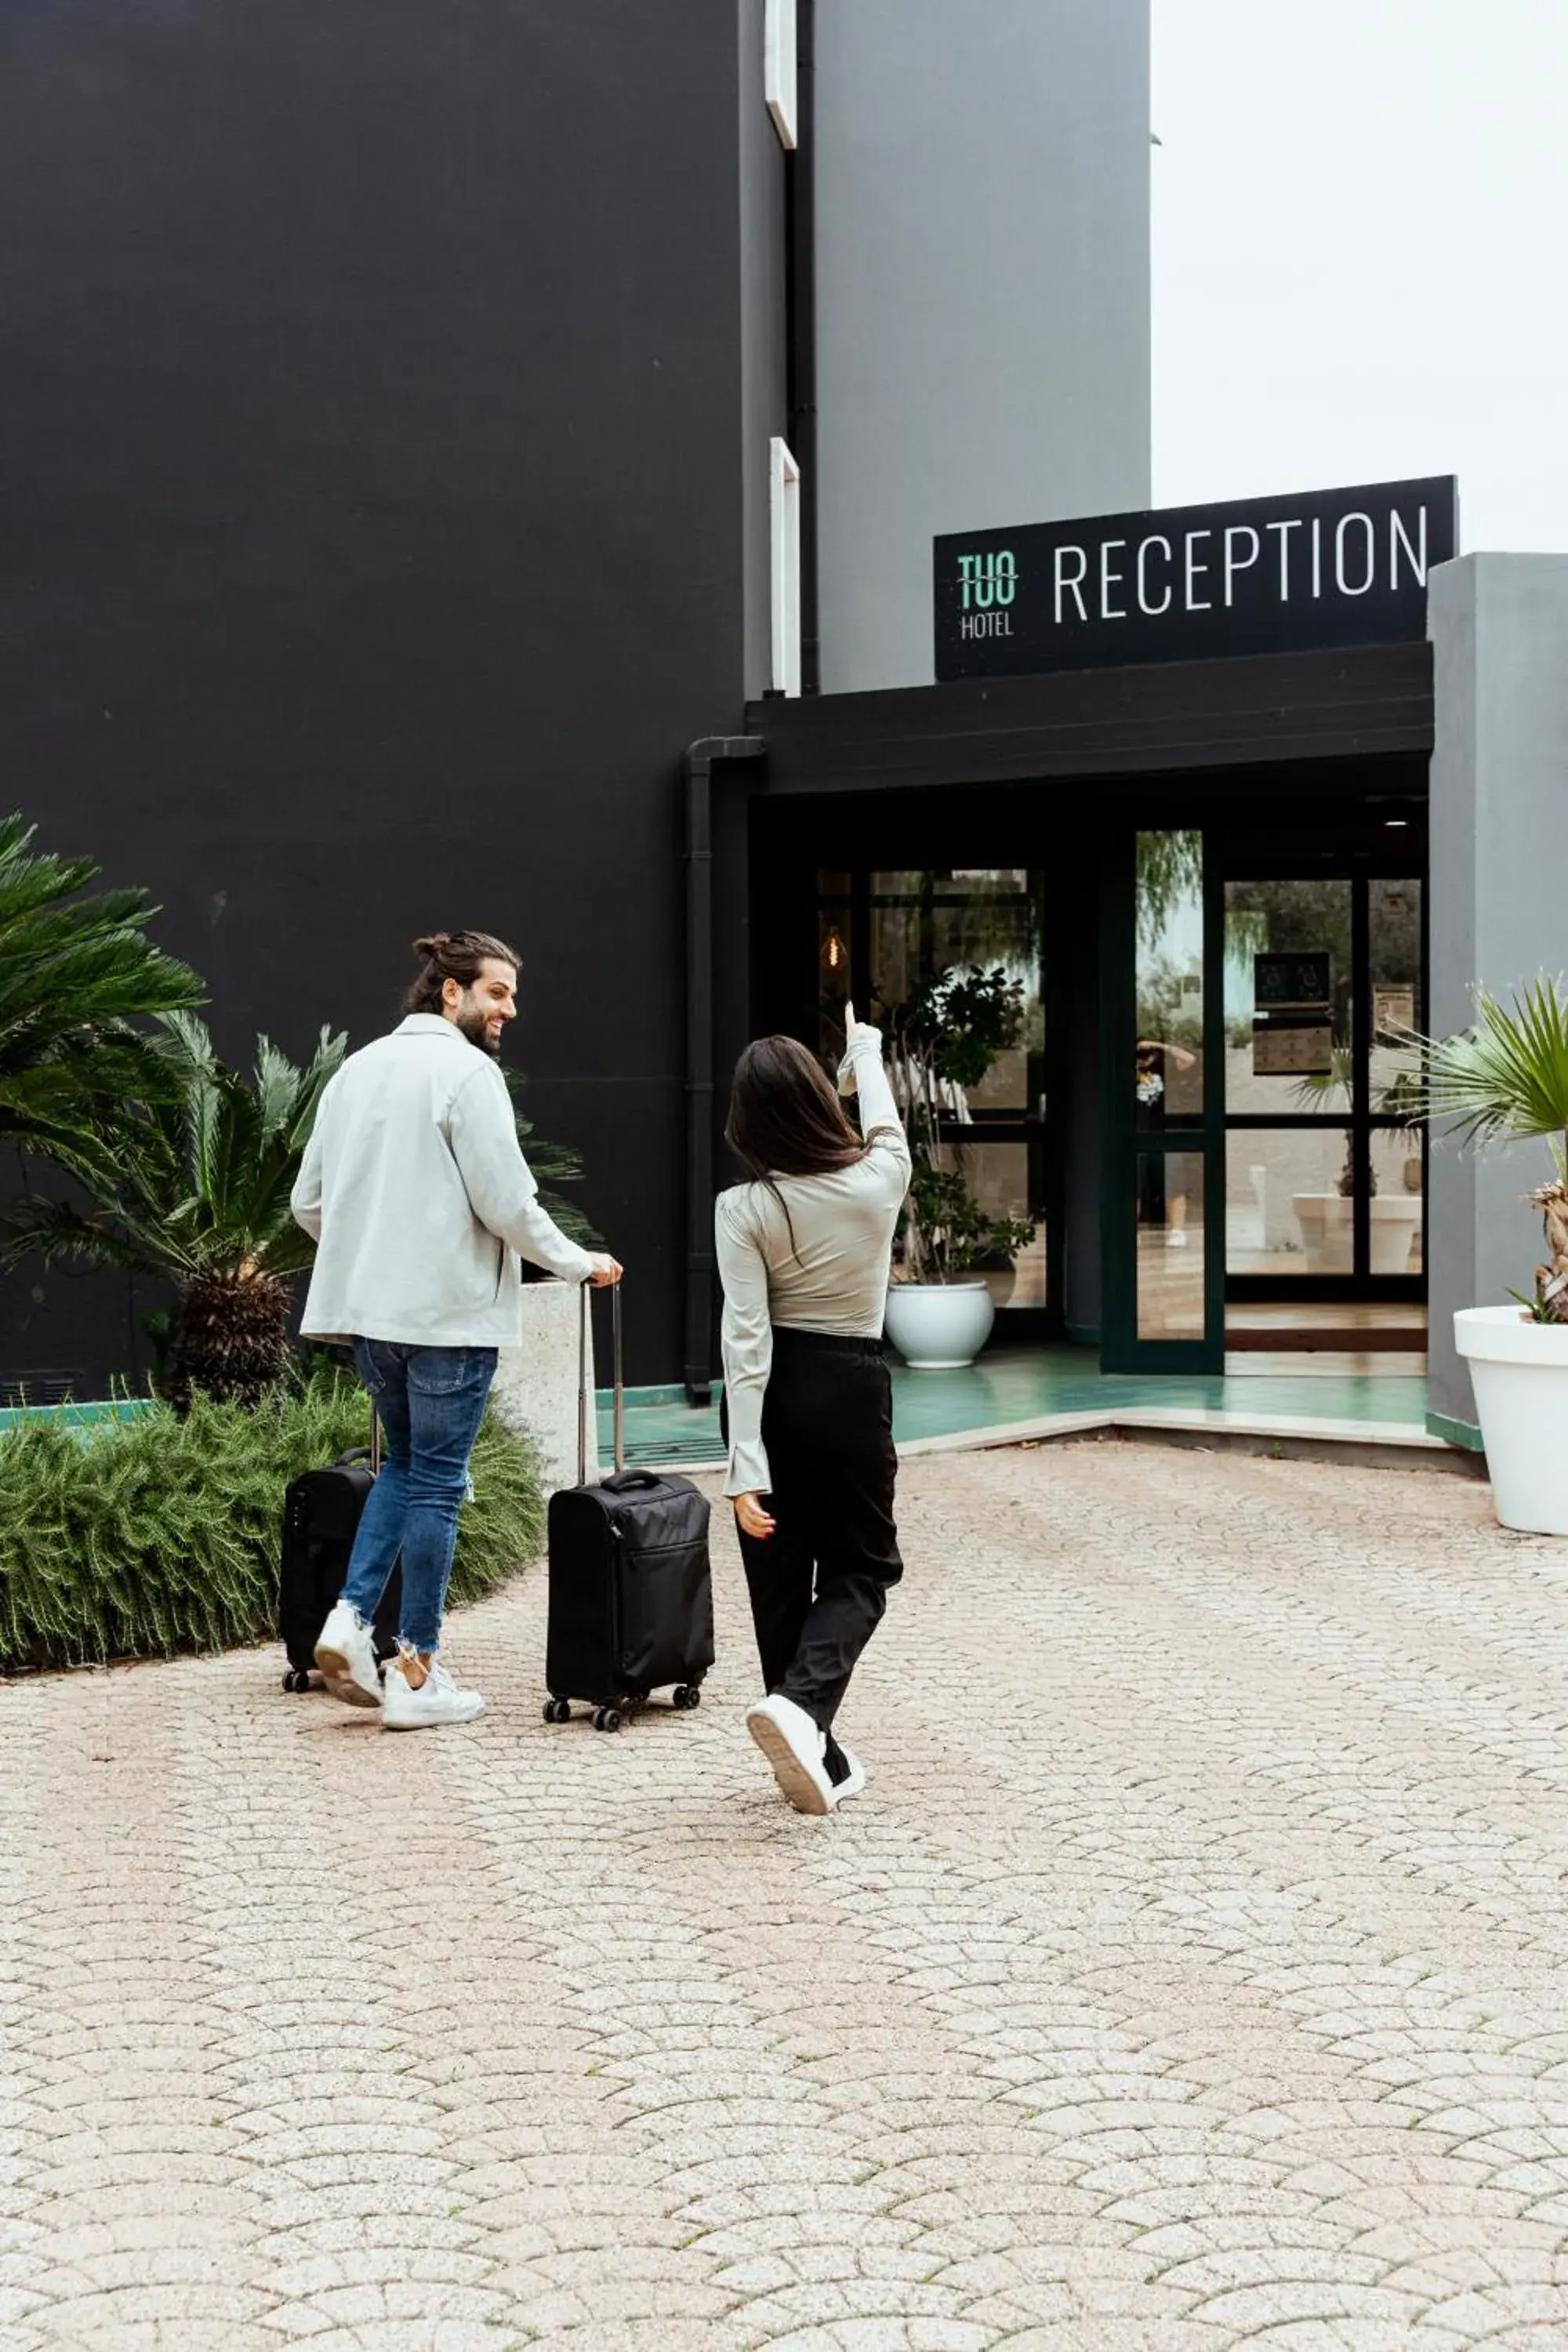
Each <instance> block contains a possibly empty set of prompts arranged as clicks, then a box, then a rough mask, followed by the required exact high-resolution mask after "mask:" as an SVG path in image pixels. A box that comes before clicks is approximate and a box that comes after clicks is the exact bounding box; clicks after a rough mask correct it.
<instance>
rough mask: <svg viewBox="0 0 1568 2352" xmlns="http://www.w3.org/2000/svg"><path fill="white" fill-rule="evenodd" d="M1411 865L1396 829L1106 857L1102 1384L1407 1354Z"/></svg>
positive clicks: (1147, 840) (1169, 837)
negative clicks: (1320, 1352)
mask: <svg viewBox="0 0 1568 2352" xmlns="http://www.w3.org/2000/svg"><path fill="white" fill-rule="evenodd" d="M1396 833H1397V838H1395V835H1396ZM1402 847H1403V855H1401V851H1402ZM1412 847H1415V852H1416V854H1415V856H1411V854H1410V852H1411V849H1412ZM1421 862H1422V855H1421V845H1420V844H1419V842H1418V841H1417V840H1416V839H1415V835H1414V833H1413V829H1412V828H1411V826H1410V825H1409V824H1408V823H1407V822H1405V821H1404V820H1387V819H1384V820H1381V821H1373V820H1369V819H1366V818H1362V819H1359V820H1355V819H1352V820H1349V821H1347V822H1346V823H1345V824H1344V825H1343V827H1342V830H1341V832H1340V834H1339V835H1338V837H1337V838H1336V835H1334V834H1333V833H1332V832H1331V831H1330V830H1329V828H1328V827H1327V826H1326V825H1325V827H1324V828H1323V830H1322V832H1321V834H1319V835H1316V837H1313V838H1306V839H1304V840H1302V841H1300V842H1298V843H1296V844H1295V845H1287V844H1284V843H1282V841H1281V839H1280V835H1279V830H1276V832H1275V834H1274V835H1273V837H1272V840H1271V838H1270V835H1269V834H1268V832H1267V831H1266V830H1265V829H1263V828H1261V827H1259V828H1256V829H1255V830H1254V831H1253V832H1252V833H1251V834H1250V835H1248V834H1245V833H1242V832H1239V831H1233V830H1231V829H1229V828H1225V829H1222V828H1220V827H1218V826H1209V827H1205V828H1199V829H1193V830H1177V829H1165V830H1146V831H1140V832H1137V833H1136V834H1135V835H1131V837H1130V836H1129V835H1128V834H1127V833H1120V834H1119V835H1118V836H1117V837H1116V838H1115V840H1114V841H1113V843H1112V844H1111V845H1110V849H1109V850H1108V864H1107V869H1106V877H1105V886H1104V892H1103V903H1102V909H1101V942H1102V964H1101V1002H1102V1042H1103V1068H1102V1104H1103V1117H1102V1131H1103V1135H1104V1139H1105V1149H1104V1160H1103V1180H1104V1181H1103V1188H1102V1208H1101V1244H1102V1295H1103V1300H1104V1312H1103V1320H1102V1361H1103V1364H1104V1368H1105V1369H1106V1370H1108V1371H1156V1370H1163V1371H1190V1370H1204V1371H1220V1370H1224V1369H1225V1366H1226V1354H1227V1350H1230V1351H1237V1352H1242V1353H1243V1360H1244V1361H1245V1360H1246V1354H1245V1351H1258V1350H1267V1351H1269V1352H1272V1351H1273V1350H1276V1349H1302V1348H1310V1349H1325V1348H1326V1349H1332V1350H1333V1351H1334V1352H1335V1353H1341V1352H1343V1351H1346V1350H1352V1349H1353V1350H1354V1351H1355V1352H1357V1353H1360V1352H1361V1351H1362V1350H1363V1349H1373V1350H1378V1351H1387V1350H1404V1349H1419V1348H1421V1347H1423V1346H1424V1344H1425V1304H1424V1302H1425V1297H1426V1276H1425V1250H1426V1215H1425V1203H1426V1176H1425V1171H1426V1158H1425V1150H1424V1142H1423V1137H1422V1131H1421V1130H1420V1129H1419V1128H1417V1127H1415V1126H1414V1125H1412V1124H1411V1122H1410V1118H1409V1112H1410V1108H1411V1107H1412V1103H1413V1097H1414V1090H1415V1047H1414V1046H1413V1045H1412V1043H1411V1042H1410V1041H1411V1038H1412V1036H1413V1035H1414V1034H1418V1033H1420V1032H1421V1031H1422V1029H1423V1027H1424V1024H1425V1018H1426V1003H1425V999H1426V950H1425V930H1426V925H1425V903H1424V901H1425V894H1424V888H1423V884H1422V880H1421V877H1420V873H1419V866H1420V864H1421ZM1254 1360H1256V1357H1254Z"/></svg>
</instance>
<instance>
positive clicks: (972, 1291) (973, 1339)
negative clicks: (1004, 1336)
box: [888, 1274, 996, 1372]
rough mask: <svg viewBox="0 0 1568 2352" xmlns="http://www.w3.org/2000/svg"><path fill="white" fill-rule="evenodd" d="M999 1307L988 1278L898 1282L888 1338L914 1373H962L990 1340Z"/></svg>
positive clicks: (891, 1292)
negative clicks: (987, 1281)
mask: <svg viewBox="0 0 1568 2352" xmlns="http://www.w3.org/2000/svg"><path fill="white" fill-rule="evenodd" d="M995 1320H996V1304H995V1301H994V1299H993V1297H992V1296H991V1293H990V1291H989V1289H988V1288H987V1287H986V1284H985V1280H984V1276H982V1275H978V1274H977V1275H975V1276H973V1277H966V1278H965V1279H964V1280H963V1282H895V1283H894V1285H893V1286H892V1288H891V1289H890V1290H889V1293H888V1337H889V1339H890V1340H891V1341H892V1343H893V1345H894V1347H895V1348H896V1349H898V1351H899V1353H900V1356H902V1358H903V1360H904V1361H905V1363H906V1364H908V1366H909V1368H910V1370H911V1371H913V1372H951V1371H957V1370H960V1368H961V1367H962V1366H963V1365H964V1364H972V1363H973V1361H974V1359H975V1357H976V1356H977V1355H978V1354H979V1353H980V1350H981V1349H982V1348H984V1345H985V1342H986V1340H987V1339H989V1338H990V1337H991V1327H992V1325H993V1324H994V1322H995Z"/></svg>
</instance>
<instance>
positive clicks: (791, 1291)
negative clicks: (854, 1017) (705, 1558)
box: [714, 1028, 910, 1495]
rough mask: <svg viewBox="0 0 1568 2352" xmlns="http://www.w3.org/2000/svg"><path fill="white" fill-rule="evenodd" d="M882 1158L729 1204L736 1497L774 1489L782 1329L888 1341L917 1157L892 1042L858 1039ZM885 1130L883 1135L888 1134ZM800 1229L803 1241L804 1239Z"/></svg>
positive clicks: (728, 1340) (728, 1391) (725, 1230)
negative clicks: (897, 1093)
mask: <svg viewBox="0 0 1568 2352" xmlns="http://www.w3.org/2000/svg"><path fill="white" fill-rule="evenodd" d="M845 1064H846V1067H847V1069H848V1070H850V1071H852V1072H853V1074H854V1077H855V1084H856V1089H857V1092H858V1097H859V1102H860V1123H861V1128H862V1131H863V1132H864V1133H865V1134H866V1135H867V1136H868V1138H869V1139H870V1143H871V1148H870V1150H869V1151H868V1153H867V1155H866V1157H865V1159H864V1160H859V1161H858V1162H857V1163H856V1165H855V1166H854V1167H852V1168H840V1169H837V1170H835V1171H834V1172H833V1173H832V1174H831V1175H828V1176H781V1177H779V1178H778V1180H777V1182H778V1193H779V1194H782V1196H783V1203H785V1204H787V1206H788V1210H789V1214H788V1216H787V1217H786V1216H785V1214H784V1205H783V1204H781V1201H780V1199H779V1197H778V1195H775V1194H774V1193H773V1192H771V1191H770V1190H769V1188H768V1186H767V1185H765V1184H737V1185H735V1186H734V1187H733V1188H732V1189H731V1191H730V1192H721V1193H720V1195H719V1200H718V1203H717V1208H716V1212H715V1217H714V1225H715V1231H716V1234H717V1236H718V1248H719V1272H720V1275H721V1277H722V1279H723V1284H724V1322H723V1338H724V1394H725V1401H726V1402H727V1404H728V1406H729V1414H730V1475H729V1477H728V1479H727V1480H726V1482H725V1486H724V1492H725V1493H726V1494H727V1495H752V1494H763V1495H765V1494H767V1493H769V1492H770V1491H771V1488H772V1484H773V1481H772V1477H771V1475H770V1473H769V1469H768V1456H767V1449H766V1447H765V1446H764V1445H763V1394H764V1392H765V1391H766V1389H767V1385H768V1375H769V1373H770V1371H771V1370H772V1369H773V1327H774V1325H775V1324H776V1325H777V1326H778V1327H779V1328H780V1329H784V1330H791V1331H826V1332H831V1333H834V1334H837V1336H839V1337H842V1338H847V1339H880V1337H881V1334H882V1322H883V1318H884V1316H885V1314H886V1311H887V1304H888V1275H889V1266H890V1265H891V1262H892V1252H893V1235H894V1233H895V1232H896V1230H897V1228H898V1223H899V1212H900V1209H901V1208H902V1206H903V1202H904V1195H905V1193H906V1192H908V1191H909V1189H910V1147H909V1144H908V1142H907V1141H906V1140H905V1137H904V1129H903V1123H902V1121H901V1120H900V1117H899V1108H898V1105H897V1103H896V1102H895V1101H894V1099H893V1090H892V1087H890V1086H889V1083H888V1074H887V1072H886V1070H884V1068H883V1067H882V1039H881V1034H880V1032H879V1031H878V1030H876V1029H868V1028H867V1029H858V1030H857V1031H856V1033H855V1035H854V1038H853V1040H852V1042H851V1044H850V1047H849V1051H848V1053H847V1055H846V1056H845ZM878 1130H880V1131H879V1132H878ZM792 1227H793V1232H792V1230H791V1229H792Z"/></svg>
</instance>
